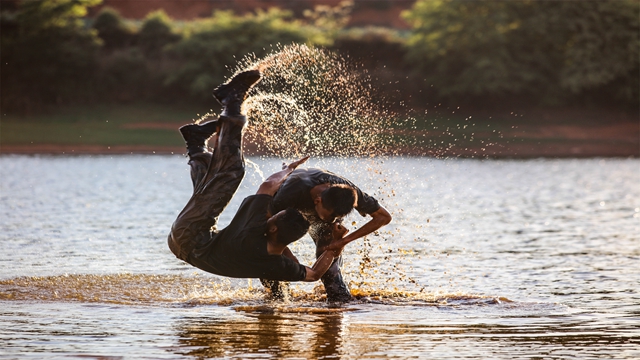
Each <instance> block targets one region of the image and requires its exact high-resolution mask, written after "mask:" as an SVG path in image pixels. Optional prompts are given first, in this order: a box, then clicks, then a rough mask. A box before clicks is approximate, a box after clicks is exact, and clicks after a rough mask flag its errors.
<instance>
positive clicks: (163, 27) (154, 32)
mask: <svg viewBox="0 0 640 360" xmlns="http://www.w3.org/2000/svg"><path fill="white" fill-rule="evenodd" d="M180 39H181V36H180V35H179V34H177V33H176V32H175V31H174V30H173V23H172V21H171V18H169V16H168V15H167V14H166V13H165V12H164V11H162V10H158V11H154V12H152V13H150V14H148V15H147V16H146V17H145V19H144V22H143V23H142V27H141V28H140V32H139V33H138V46H139V47H140V48H141V49H142V51H143V52H144V54H145V55H147V56H148V57H157V56H159V55H160V54H161V53H162V51H163V49H164V48H165V47H166V46H167V45H169V44H172V43H175V42H177V41H179V40H180Z"/></svg>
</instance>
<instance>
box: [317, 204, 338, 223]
mask: <svg viewBox="0 0 640 360" xmlns="http://www.w3.org/2000/svg"><path fill="white" fill-rule="evenodd" d="M316 213H318V217H319V218H320V219H321V220H322V221H324V222H328V223H332V222H334V221H335V220H336V216H335V215H334V214H333V210H329V209H327V208H325V207H324V205H322V200H320V201H318V202H316Z"/></svg>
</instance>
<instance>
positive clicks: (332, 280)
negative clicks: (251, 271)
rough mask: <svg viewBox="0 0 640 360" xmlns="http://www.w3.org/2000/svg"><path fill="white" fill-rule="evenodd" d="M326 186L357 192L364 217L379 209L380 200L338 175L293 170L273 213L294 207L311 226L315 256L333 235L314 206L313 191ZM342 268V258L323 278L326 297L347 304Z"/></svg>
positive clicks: (275, 197)
mask: <svg viewBox="0 0 640 360" xmlns="http://www.w3.org/2000/svg"><path fill="white" fill-rule="evenodd" d="M327 183H328V184H345V185H349V186H350V187H352V188H353V189H355V191H356V193H357V195H358V201H357V205H356V207H355V209H356V210H357V211H358V212H359V213H360V214H361V215H362V216H365V215H366V214H372V213H374V212H376V211H377V210H378V209H380V204H379V203H378V200H376V199H375V198H373V197H372V196H369V195H368V194H367V193H365V192H363V191H362V190H360V189H359V188H358V187H357V186H355V185H354V184H353V183H352V182H350V181H349V180H347V179H345V178H343V177H341V176H339V175H336V174H334V173H331V172H329V171H326V170H321V169H297V170H295V171H293V172H292V173H291V175H289V177H288V178H287V179H286V180H285V182H284V183H283V184H282V186H280V189H278V192H277V193H276V194H275V196H274V198H273V202H272V203H271V209H270V210H271V213H272V214H276V213H277V212H279V211H281V210H284V209H287V208H289V207H293V208H294V209H296V210H298V211H300V212H301V213H302V214H303V215H304V216H305V217H306V218H307V220H308V221H309V223H310V227H309V236H311V238H312V239H313V242H314V243H315V244H316V257H318V256H320V255H321V252H320V251H319V250H318V249H320V248H322V247H324V246H326V245H329V244H330V243H331V241H332V236H331V224H329V223H326V222H324V221H322V220H321V219H320V218H319V217H318V214H317V213H316V210H315V204H314V202H313V198H311V189H313V188H314V187H315V186H317V185H321V184H327ZM341 266H342V256H340V257H338V258H337V259H336V260H335V262H334V263H333V264H332V265H331V267H330V268H329V270H327V272H326V273H325V274H324V275H323V276H322V278H321V280H322V283H323V284H324V287H325V290H326V292H327V298H328V299H329V300H330V301H345V300H348V299H350V298H351V292H350V291H349V288H348V287H347V285H346V284H345V282H344V280H343V278H342V274H341V272H340V267H341ZM263 283H264V282H263ZM265 286H267V287H270V288H271V289H272V292H273V291H274V289H278V287H279V284H278V283H277V282H275V283H273V284H269V283H266V285H265Z"/></svg>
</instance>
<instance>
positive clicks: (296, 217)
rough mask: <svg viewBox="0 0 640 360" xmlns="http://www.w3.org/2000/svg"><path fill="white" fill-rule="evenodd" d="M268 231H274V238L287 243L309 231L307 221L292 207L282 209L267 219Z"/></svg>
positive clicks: (283, 243)
mask: <svg viewBox="0 0 640 360" xmlns="http://www.w3.org/2000/svg"><path fill="white" fill-rule="evenodd" d="M267 226H268V231H270V232H273V231H277V233H276V240H277V241H278V242H279V243H280V244H282V245H289V244H291V243H292V242H294V241H296V240H298V239H300V238H301V237H303V236H304V234H306V233H307V231H309V222H308V221H307V220H306V219H305V218H304V217H303V216H302V214H300V212H298V210H296V209H294V208H288V209H287V210H282V211H280V212H279V213H277V214H275V215H273V216H272V217H270V218H269V220H268V221H267Z"/></svg>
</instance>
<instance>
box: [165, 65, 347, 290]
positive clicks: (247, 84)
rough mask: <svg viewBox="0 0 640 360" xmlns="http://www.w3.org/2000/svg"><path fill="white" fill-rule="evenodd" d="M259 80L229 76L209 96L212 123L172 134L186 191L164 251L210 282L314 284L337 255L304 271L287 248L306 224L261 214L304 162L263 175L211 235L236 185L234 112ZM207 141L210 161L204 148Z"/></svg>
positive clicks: (289, 215)
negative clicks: (187, 173) (185, 173)
mask: <svg viewBox="0 0 640 360" xmlns="http://www.w3.org/2000/svg"><path fill="white" fill-rule="evenodd" d="M259 80H260V72H258V71H256V70H253V71H247V72H243V73H240V74H238V75H236V76H235V77H234V78H233V79H232V80H231V81H230V82H229V83H227V84H223V85H221V86H219V87H217V88H216V89H215V90H214V91H213V95H214V96H215V98H216V99H217V100H218V101H220V103H221V104H222V105H223V107H224V108H223V112H222V115H221V116H220V117H219V118H218V119H217V120H214V121H210V122H206V123H203V124H189V125H185V126H183V127H181V128H180V132H181V133H182V136H183V137H184V139H185V142H186V145H187V154H188V156H189V165H190V167H191V180H192V182H193V187H194V190H193V195H192V196H191V198H190V199H189V201H188V202H187V204H186V206H185V207H184V209H183V210H182V212H180V214H179V215H178V218H177V219H176V221H175V222H174V223H173V225H172V227H171V232H170V234H169V239H168V243H169V248H170V249H171V251H172V252H173V253H174V254H175V255H176V257H178V258H179V259H181V260H184V261H185V262H187V263H189V264H191V265H193V266H195V267H197V268H200V269H202V270H204V271H208V272H211V273H214V274H217V275H222V276H229V277H239V278H265V279H270V280H287V281H316V280H318V279H319V278H320V277H321V276H322V275H323V274H324V273H325V272H326V270H327V269H328V268H329V267H330V266H331V264H332V262H333V260H334V258H336V257H337V256H339V254H340V251H341V250H342V249H341V248H340V250H328V251H326V252H324V253H323V254H321V255H320V256H319V257H318V259H317V261H316V263H315V264H314V265H313V266H312V267H307V266H303V265H301V264H299V263H298V261H297V260H296V258H295V256H294V255H293V254H292V253H291V251H290V250H289V248H288V246H287V245H288V244H290V243H291V242H293V241H296V240H298V239H300V238H301V237H302V236H303V235H304V234H305V233H306V232H307V230H308V228H309V223H308V222H307V221H306V220H305V219H304V218H303V217H302V215H301V214H300V213H299V212H298V211H296V210H295V209H284V210H283V211H279V212H278V213H276V214H275V215H273V216H270V215H269V213H268V211H269V209H268V207H269V204H270V203H271V201H272V199H273V195H274V194H275V192H276V190H277V189H278V188H279V187H280V185H281V184H282V182H283V181H284V180H285V179H286V178H287V176H288V175H289V174H291V172H292V171H293V170H294V169H295V168H296V167H297V166H298V165H300V164H301V163H303V162H305V161H306V160H307V158H303V159H300V160H298V161H296V162H293V163H291V164H289V165H288V166H284V167H283V170H282V171H280V172H277V173H275V174H273V175H271V176H270V177H269V178H268V179H267V180H266V181H265V182H264V183H262V185H260V188H259V189H258V192H257V194H256V195H252V196H249V197H247V198H246V199H244V201H243V202H242V204H241V205H240V208H239V209H238V212H237V213H236V215H235V216H234V218H233V220H232V221H231V223H230V224H229V226H227V227H226V228H224V229H222V230H219V231H218V230H217V229H216V228H215V226H216V223H217V221H218V216H219V215H220V213H221V212H222V211H223V210H224V208H225V207H226V206H227V205H228V204H229V201H230V200H231V198H232V197H233V195H234V194H235V192H236V190H237V189H238V186H239V185H240V182H241V181H242V178H243V177H244V171H245V170H244V169H245V167H244V158H243V155H242V131H243V128H244V126H245V123H246V117H245V116H243V115H242V114H241V105H242V102H243V101H244V99H245V96H246V94H247V92H248V91H249V90H250V89H251V87H252V86H253V85H254V84H255V83H257V82H258V81H259ZM214 133H215V134H216V135H215V137H214V138H213V144H214V146H213V148H214V150H213V153H211V152H208V151H207V146H206V144H207V141H208V139H209V138H210V137H211V136H212V135H213V134H214ZM331 232H332V236H333V237H334V238H335V239H336V240H338V239H341V238H342V237H343V236H344V235H345V234H346V233H347V230H346V229H345V228H344V227H342V226H340V225H338V224H336V225H334V226H333V227H332V228H331Z"/></svg>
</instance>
